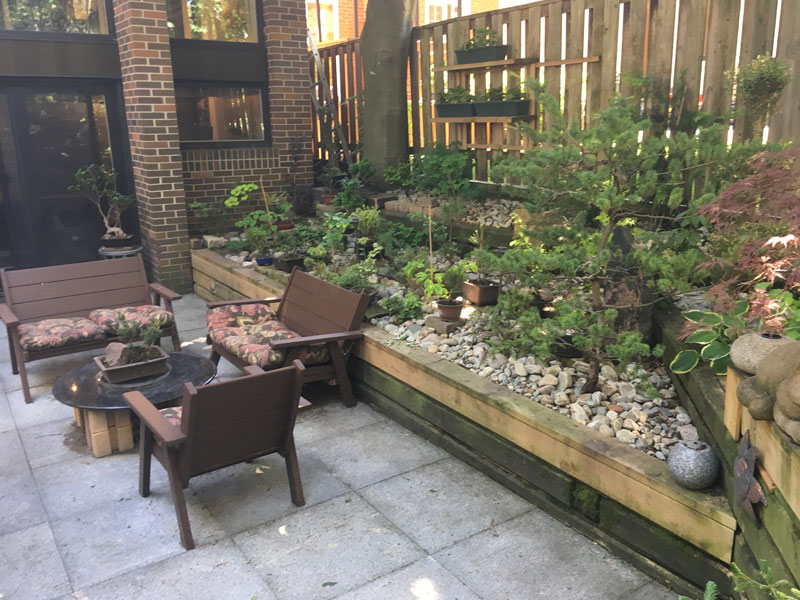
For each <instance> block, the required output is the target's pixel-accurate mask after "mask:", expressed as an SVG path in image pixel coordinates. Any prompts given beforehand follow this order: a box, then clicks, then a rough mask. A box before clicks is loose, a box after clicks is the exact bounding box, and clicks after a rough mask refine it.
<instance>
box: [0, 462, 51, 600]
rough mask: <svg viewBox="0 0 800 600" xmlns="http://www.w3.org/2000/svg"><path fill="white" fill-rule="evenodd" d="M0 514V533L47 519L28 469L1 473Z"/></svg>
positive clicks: (16, 529) (17, 529) (36, 523)
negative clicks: (5, 473)
mask: <svg viewBox="0 0 800 600" xmlns="http://www.w3.org/2000/svg"><path fill="white" fill-rule="evenodd" d="M26 467H27V465H26ZM0 515H2V516H0V535H4V534H6V533H12V532H14V531H19V530H20V529H25V528H27V527H31V526H33V525H38V524H39V523H44V522H45V521H46V520H47V513H46V512H45V510H44V506H42V501H41V499H40V498H39V490H38V489H37V488H36V482H35V481H34V480H33V475H31V472H30V470H29V469H26V470H25V471H22V472H16V473H11V474H7V475H3V476H2V478H1V479H0ZM0 592H1V590H0Z"/></svg>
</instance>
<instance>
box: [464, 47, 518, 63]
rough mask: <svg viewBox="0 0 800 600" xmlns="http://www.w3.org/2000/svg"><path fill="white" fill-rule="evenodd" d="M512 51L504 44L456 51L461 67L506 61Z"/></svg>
mask: <svg viewBox="0 0 800 600" xmlns="http://www.w3.org/2000/svg"><path fill="white" fill-rule="evenodd" d="M510 49H511V46H508V45H506V44H502V45H500V46H482V47H480V48H469V49H465V50H456V61H457V62H458V64H460V65H469V64H473V63H484V62H493V61H496V60H505V58H506V55H507V54H508V52H509V50H510Z"/></svg>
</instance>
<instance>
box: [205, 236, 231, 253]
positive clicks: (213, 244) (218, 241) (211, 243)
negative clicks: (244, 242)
mask: <svg viewBox="0 0 800 600" xmlns="http://www.w3.org/2000/svg"><path fill="white" fill-rule="evenodd" d="M203 243H204V244H205V246H206V248H209V249H211V250H213V249H215V248H224V247H225V246H227V245H228V240H226V239H225V238H224V237H221V236H219V235H204V236H203Z"/></svg>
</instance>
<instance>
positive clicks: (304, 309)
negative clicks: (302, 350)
mask: <svg viewBox="0 0 800 600" xmlns="http://www.w3.org/2000/svg"><path fill="white" fill-rule="evenodd" d="M368 304H369V299H368V298H367V297H366V296H364V295H362V294H356V293H354V292H350V291H348V290H345V289H343V288H341V287H339V286H337V285H333V284H332V283H328V282H327V281H322V280H321V279H318V278H316V277H314V276H312V275H309V274H308V273H305V272H303V271H300V270H299V269H295V270H294V271H293V272H292V276H291V278H290V279H289V283H288V284H287V286H286V291H285V292H284V295H283V300H282V301H281V304H280V307H279V308H278V319H279V320H280V321H281V323H283V324H284V325H286V326H287V327H288V328H289V329H291V330H292V331H295V332H296V333H298V334H300V335H322V334H326V333H340V332H342V331H352V330H354V329H358V328H359V326H360V324H361V320H362V319H363V318H364V313H365V312H366V310H367V305H368Z"/></svg>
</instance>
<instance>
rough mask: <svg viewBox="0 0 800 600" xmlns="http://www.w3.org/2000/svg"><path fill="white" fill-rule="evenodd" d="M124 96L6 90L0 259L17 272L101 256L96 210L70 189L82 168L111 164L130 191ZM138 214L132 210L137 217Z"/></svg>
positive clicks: (0, 138) (0, 115)
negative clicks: (126, 158) (123, 141)
mask: <svg viewBox="0 0 800 600" xmlns="http://www.w3.org/2000/svg"><path fill="white" fill-rule="evenodd" d="M121 116H122V113H121V111H120V106H119V100H118V94H117V92H116V90H115V89H114V85H113V84H104V83H103V84H99V83H90V82H81V83H73V84H52V83H49V84H47V83H41V84H28V85H25V86H24V87H23V86H3V87H2V88H0V211H2V214H0V238H2V240H0V261H2V263H3V266H13V267H16V268H20V267H29V266H43V265H58V264H65V263H72V262H80V261H86V260H93V259H96V258H97V249H98V247H99V245H100V242H99V239H100V236H101V235H102V234H103V226H102V221H101V218H100V215H99V214H98V212H97V210H96V208H95V207H94V206H93V205H92V204H90V203H89V202H88V200H86V199H85V198H84V197H83V196H81V195H79V194H76V193H74V192H70V191H69V187H70V186H71V185H72V184H73V183H74V174H75V171H77V170H78V169H79V168H81V167H85V166H87V165H90V164H94V163H101V164H105V165H106V166H108V167H110V168H114V169H115V170H116V171H117V172H118V173H119V175H120V176H119V180H118V182H117V183H118V189H120V191H123V192H124V191H125V188H126V181H125V173H126V167H125V159H124V156H125V152H124V150H123V146H122V144H121V141H122V137H123V131H122V127H121V123H122V118H121ZM131 212H133V210H132V211H131Z"/></svg>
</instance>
